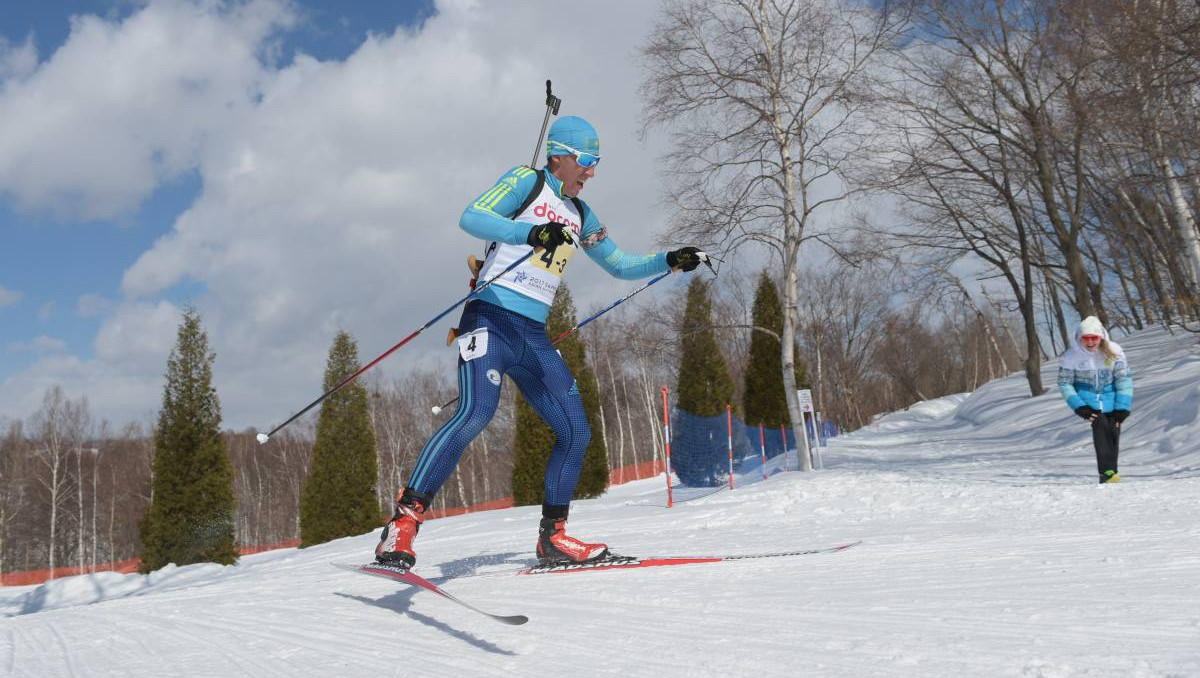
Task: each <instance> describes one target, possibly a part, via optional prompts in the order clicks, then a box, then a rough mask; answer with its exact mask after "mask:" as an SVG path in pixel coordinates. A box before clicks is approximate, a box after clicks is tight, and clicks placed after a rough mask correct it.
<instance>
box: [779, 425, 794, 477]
mask: <svg viewBox="0 0 1200 678" xmlns="http://www.w3.org/2000/svg"><path fill="white" fill-rule="evenodd" d="M779 437H781V438H783V470H784V471H790V470H792V466H791V461H789V460H788V453H787V430H786V429H784V428H783V424H780V425H779Z"/></svg>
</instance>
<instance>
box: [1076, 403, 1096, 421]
mask: <svg viewBox="0 0 1200 678" xmlns="http://www.w3.org/2000/svg"><path fill="white" fill-rule="evenodd" d="M1075 414H1078V415H1079V417H1080V418H1081V419H1083V420H1084V421H1095V420H1096V417H1098V416H1100V410H1097V409H1096V408H1094V407H1088V406H1087V405H1084V406H1083V407H1076V408H1075Z"/></svg>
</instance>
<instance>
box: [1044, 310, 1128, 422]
mask: <svg viewBox="0 0 1200 678" xmlns="http://www.w3.org/2000/svg"><path fill="white" fill-rule="evenodd" d="M1104 339H1105V341H1108V345H1109V347H1110V348H1112V350H1113V352H1114V353H1116V354H1117V357H1116V358H1110V357H1109V356H1108V355H1107V354H1106V353H1105V352H1104V351H1101V350H1097V351H1096V352H1095V353H1093V352H1091V351H1089V350H1087V349H1086V348H1084V347H1083V344H1082V343H1081V342H1080V340H1079V330H1078V329H1077V330H1076V331H1075V343H1074V344H1073V345H1072V346H1071V348H1069V349H1067V352H1066V353H1064V354H1063V355H1062V358H1061V359H1059V363H1058V390H1059V391H1060V392H1062V397H1063V399H1065V400H1066V401H1067V407H1070V408H1071V409H1072V410H1075V409H1078V408H1080V407H1083V406H1084V405H1087V406H1088V407H1092V408H1094V409H1097V410H1100V411H1101V412H1112V411H1113V410H1126V411H1129V409H1130V407H1131V406H1132V405H1133V372H1132V371H1131V370H1130V369H1129V363H1128V361H1127V360H1126V359H1125V351H1124V349H1122V348H1121V346H1120V345H1119V344H1117V343H1116V342H1114V341H1111V340H1109V338H1108V330H1105V331H1104Z"/></svg>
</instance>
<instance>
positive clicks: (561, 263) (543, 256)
mask: <svg viewBox="0 0 1200 678" xmlns="http://www.w3.org/2000/svg"><path fill="white" fill-rule="evenodd" d="M573 256H575V248H574V247H573V246H571V245H565V244H564V245H559V246H558V247H555V248H554V249H549V248H547V249H545V250H544V251H542V252H537V251H535V252H534V253H533V256H532V257H531V258H530V262H531V263H532V264H533V265H534V266H537V267H538V268H540V269H542V270H543V271H548V272H549V273H551V274H552V275H555V276H557V277H559V278H561V277H562V275H563V271H565V270H567V262H569V261H570V260H571V257H573Z"/></svg>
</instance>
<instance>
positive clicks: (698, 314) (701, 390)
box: [671, 276, 734, 485]
mask: <svg viewBox="0 0 1200 678" xmlns="http://www.w3.org/2000/svg"><path fill="white" fill-rule="evenodd" d="M679 341H680V343H681V348H680V360H679V383H678V384H677V385H676V387H675V393H676V398H677V400H676V407H677V409H678V416H677V417H676V421H675V422H674V424H675V426H674V428H675V435H674V437H675V441H674V442H673V443H672V446H671V453H672V454H671V466H672V467H673V468H674V470H675V473H676V475H678V476H679V479H680V480H681V481H683V482H684V483H686V484H688V485H712V484H715V483H716V482H717V475H718V473H719V472H720V470H721V469H722V468H723V467H722V465H721V453H722V451H723V450H725V449H726V448H727V442H726V440H727V439H726V424H725V405H726V404H728V403H731V402H732V400H733V393H734V388H733V378H732V377H730V376H729V369H728V368H727V366H726V362H725V357H724V356H723V355H722V354H721V349H720V347H719V346H718V345H717V337H716V335H715V334H714V332H713V329H712V301H711V300H710V299H709V296H708V284H707V283H705V282H704V280H703V279H702V278H700V277H699V276H696V277H693V278H692V282H691V283H690V284H689V285H688V289H687V306H686V308H685V310H684V314H683V318H682V320H681V321H680V324H679Z"/></svg>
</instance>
